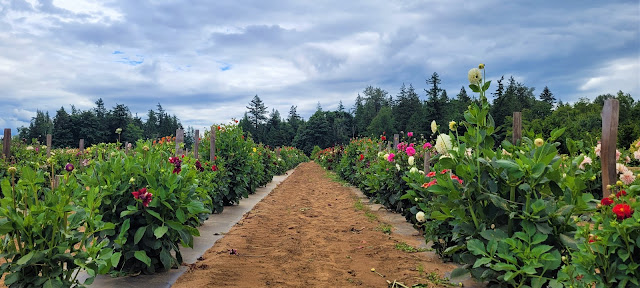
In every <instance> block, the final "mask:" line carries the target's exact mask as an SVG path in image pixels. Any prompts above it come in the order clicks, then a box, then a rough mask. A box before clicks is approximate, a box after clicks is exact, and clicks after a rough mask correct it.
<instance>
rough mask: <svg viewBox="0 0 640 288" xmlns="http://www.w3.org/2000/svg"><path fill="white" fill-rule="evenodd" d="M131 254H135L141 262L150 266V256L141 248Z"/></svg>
mask: <svg viewBox="0 0 640 288" xmlns="http://www.w3.org/2000/svg"><path fill="white" fill-rule="evenodd" d="M133 256H135V257H136V259H138V260H140V261H142V263H144V264H147V267H150V266H151V258H149V256H147V252H144V251H143V250H138V251H136V252H135V253H133Z"/></svg>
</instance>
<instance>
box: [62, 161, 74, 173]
mask: <svg viewBox="0 0 640 288" xmlns="http://www.w3.org/2000/svg"><path fill="white" fill-rule="evenodd" d="M64 170H67V172H71V171H73V164H71V163H67V165H66V166H64Z"/></svg>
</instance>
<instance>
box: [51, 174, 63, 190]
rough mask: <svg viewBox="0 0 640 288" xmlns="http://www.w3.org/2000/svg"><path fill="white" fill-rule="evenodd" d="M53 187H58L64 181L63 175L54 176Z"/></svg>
mask: <svg viewBox="0 0 640 288" xmlns="http://www.w3.org/2000/svg"><path fill="white" fill-rule="evenodd" d="M53 179H54V180H53V188H54V189H55V188H58V186H60V183H62V175H56V177H55V178H53Z"/></svg>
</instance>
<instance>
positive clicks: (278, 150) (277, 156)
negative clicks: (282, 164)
mask: <svg viewBox="0 0 640 288" xmlns="http://www.w3.org/2000/svg"><path fill="white" fill-rule="evenodd" d="M280 149H281V148H280V146H277V147H276V158H280Z"/></svg>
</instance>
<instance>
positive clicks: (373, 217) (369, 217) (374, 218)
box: [364, 210, 378, 222]
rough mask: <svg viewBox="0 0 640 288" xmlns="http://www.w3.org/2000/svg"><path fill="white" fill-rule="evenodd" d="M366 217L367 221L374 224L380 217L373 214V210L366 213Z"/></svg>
mask: <svg viewBox="0 0 640 288" xmlns="http://www.w3.org/2000/svg"><path fill="white" fill-rule="evenodd" d="M364 216H366V217H367V219H369V221H372V222H373V221H376V220H378V215H376V214H374V213H373V212H371V210H366V211H364Z"/></svg>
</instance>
